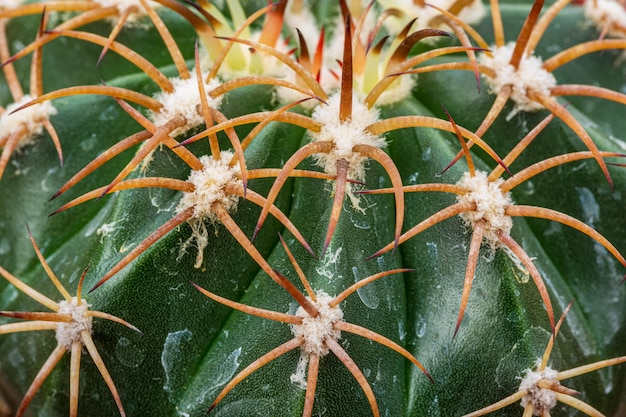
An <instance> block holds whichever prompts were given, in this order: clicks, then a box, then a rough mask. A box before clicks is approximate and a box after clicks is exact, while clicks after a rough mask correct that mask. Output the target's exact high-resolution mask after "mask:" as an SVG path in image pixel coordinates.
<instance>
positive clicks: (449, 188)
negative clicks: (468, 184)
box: [357, 183, 467, 195]
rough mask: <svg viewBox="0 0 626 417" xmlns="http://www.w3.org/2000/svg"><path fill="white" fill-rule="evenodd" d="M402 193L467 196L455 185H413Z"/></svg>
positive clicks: (388, 190)
mask: <svg viewBox="0 0 626 417" xmlns="http://www.w3.org/2000/svg"><path fill="white" fill-rule="evenodd" d="M402 191H403V192H404V193H414V192H427V191H428V192H438V193H451V194H456V195H463V194H467V189H466V188H463V187H461V186H460V185H456V184H446V183H433V184H413V185H405V186H404V187H402ZM393 192H395V191H394V189H393V188H378V189H375V190H363V191H357V194H390V193H393Z"/></svg>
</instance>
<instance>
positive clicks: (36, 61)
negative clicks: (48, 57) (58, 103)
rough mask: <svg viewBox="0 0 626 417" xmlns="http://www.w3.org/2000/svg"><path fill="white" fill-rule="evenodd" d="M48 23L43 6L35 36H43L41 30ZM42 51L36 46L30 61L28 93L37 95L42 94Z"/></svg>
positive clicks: (42, 30)
mask: <svg viewBox="0 0 626 417" xmlns="http://www.w3.org/2000/svg"><path fill="white" fill-rule="evenodd" d="M47 24H48V14H47V13H46V7H45V6H44V8H43V11H42V13H41V20H40V21H39V27H38V29H37V38H36V39H38V38H41V37H42V36H43V32H44V30H45V28H46V25H47ZM42 70H43V65H42V53H41V48H37V49H36V50H35V52H34V53H33V59H32V61H31V63H30V95H31V96H33V97H37V96H40V95H42V94H43V79H42Z"/></svg>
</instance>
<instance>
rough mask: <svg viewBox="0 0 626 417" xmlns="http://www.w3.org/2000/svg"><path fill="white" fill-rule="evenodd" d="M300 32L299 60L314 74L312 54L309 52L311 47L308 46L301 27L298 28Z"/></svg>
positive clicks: (298, 32)
mask: <svg viewBox="0 0 626 417" xmlns="http://www.w3.org/2000/svg"><path fill="white" fill-rule="evenodd" d="M296 32H297V34H298V45H299V46H300V56H299V57H298V62H299V63H300V64H301V65H302V66H303V67H304V68H306V69H307V70H308V71H309V72H310V73H311V74H313V63H312V62H311V55H310V54H309V48H307V46H306V40H305V39H304V36H303V35H302V32H300V29H298V28H296Z"/></svg>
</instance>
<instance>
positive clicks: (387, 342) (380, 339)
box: [334, 321, 435, 384]
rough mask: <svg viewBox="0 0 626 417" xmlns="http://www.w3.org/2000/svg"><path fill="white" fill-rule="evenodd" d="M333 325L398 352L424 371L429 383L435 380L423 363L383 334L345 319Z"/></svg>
mask: <svg viewBox="0 0 626 417" xmlns="http://www.w3.org/2000/svg"><path fill="white" fill-rule="evenodd" d="M334 326H335V328H336V329H339V330H341V331H346V332H349V333H354V334H356V335H359V336H361V337H365V338H367V339H370V340H372V341H374V342H377V343H380V344H381V345H383V346H386V347H388V348H390V349H391V350H393V351H395V352H397V353H399V354H400V355H402V356H404V357H405V358H407V359H408V360H409V361H411V363H413V365H415V366H417V367H418V368H419V369H420V371H422V372H423V373H424V375H426V377H427V378H428V379H429V380H430V383H431V384H434V383H435V381H434V380H433V377H432V376H430V374H429V373H428V371H427V370H426V368H425V367H424V365H422V364H421V363H420V361H418V360H417V359H415V357H414V356H413V355H411V354H410V353H409V351H407V350H406V349H405V348H403V347H402V346H400V345H398V344H397V343H396V342H394V341H393V340H391V339H388V338H386V337H385V336H383V335H381V334H378V333H376V332H373V331H371V330H370V329H367V328H365V327H362V326H358V325H356V324H352V323H348V322H345V321H338V322H336V323H335V325H334Z"/></svg>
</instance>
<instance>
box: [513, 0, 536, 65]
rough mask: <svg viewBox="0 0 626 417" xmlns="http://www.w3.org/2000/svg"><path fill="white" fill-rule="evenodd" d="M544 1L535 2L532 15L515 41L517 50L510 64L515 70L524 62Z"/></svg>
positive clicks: (528, 17)
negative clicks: (523, 58) (529, 40)
mask: <svg viewBox="0 0 626 417" xmlns="http://www.w3.org/2000/svg"><path fill="white" fill-rule="evenodd" d="M543 3H544V0H535V1H534V3H533V7H532V8H531V9H530V13H528V16H527V17H526V20H525V21H524V25H523V26H522V29H521V30H520V33H519V35H518V37H517V40H516V41H515V49H514V50H513V55H512V56H511V60H510V61H509V64H510V65H512V66H513V68H515V69H517V68H518V67H519V63H520V61H521V60H522V56H523V55H524V53H525V52H526V45H527V44H528V39H529V38H530V35H531V33H532V31H533V28H534V27H535V23H537V19H539V14H540V13H541V9H542V8H543Z"/></svg>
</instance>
